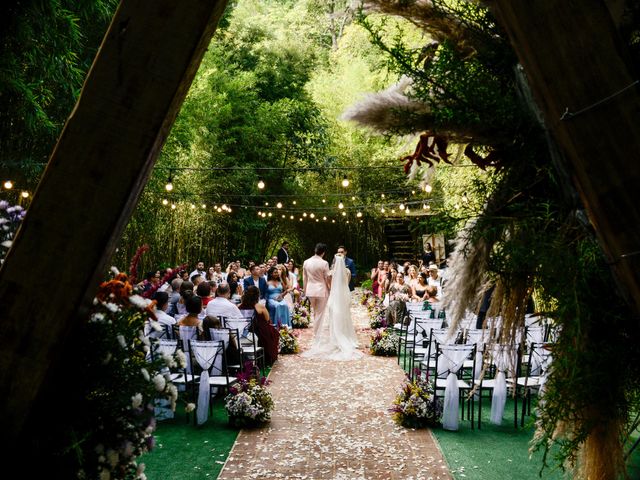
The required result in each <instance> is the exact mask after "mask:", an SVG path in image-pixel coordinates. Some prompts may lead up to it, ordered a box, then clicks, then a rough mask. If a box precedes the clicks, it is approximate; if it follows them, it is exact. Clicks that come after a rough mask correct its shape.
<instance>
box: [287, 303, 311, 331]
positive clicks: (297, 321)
mask: <svg viewBox="0 0 640 480" xmlns="http://www.w3.org/2000/svg"><path fill="white" fill-rule="evenodd" d="M310 320H311V315H310V314H309V309H308V308H307V307H305V306H304V305H302V304H300V303H296V304H294V306H293V315H292V316H291V323H292V325H293V327H294V328H307V327H309V322H310Z"/></svg>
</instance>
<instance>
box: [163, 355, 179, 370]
mask: <svg viewBox="0 0 640 480" xmlns="http://www.w3.org/2000/svg"><path fill="white" fill-rule="evenodd" d="M162 360H164V363H165V364H166V365H167V367H169V368H175V367H177V366H178V365H177V363H176V360H175V359H174V358H173V355H169V354H168V353H163V354H162Z"/></svg>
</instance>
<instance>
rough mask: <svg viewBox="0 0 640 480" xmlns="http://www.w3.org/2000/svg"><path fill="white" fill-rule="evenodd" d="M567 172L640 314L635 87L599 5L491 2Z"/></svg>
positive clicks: (638, 87)
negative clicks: (561, 154) (570, 172)
mask: <svg viewBox="0 0 640 480" xmlns="http://www.w3.org/2000/svg"><path fill="white" fill-rule="evenodd" d="M487 3H488V4H489V5H490V8H492V10H493V11H494V13H495V14H496V17H497V19H498V21H499V22H500V23H501V24H502V26H503V27H504V28H505V29H506V31H507V33H508V35H509V37H510V40H511V43H512V45H513V47H514V49H515V51H516V53H517V55H518V57H519V59H520V62H521V64H522V65H523V67H524V71H525V73H526V75H527V77H528V81H529V83H530V85H531V89H532V90H533V93H534V95H535V97H536V102H537V104H538V106H539V107H540V108H541V110H542V111H543V113H544V115H545V118H546V124H547V128H549V129H550V131H551V132H552V134H553V135H554V137H555V139H556V141H557V142H558V144H559V145H560V147H561V148H562V150H563V153H564V155H565V157H566V159H567V161H568V163H569V164H570V167H571V170H572V175H573V180H574V184H575V186H576V188H577V190H578V192H579V194H580V196H581V199H582V201H583V203H584V205H585V207H586V209H587V212H588V214H589V218H590V220H591V222H592V223H593V225H594V227H595V229H596V232H597V234H598V238H599V241H600V244H601V246H602V248H603V250H604V252H605V254H606V256H607V257H608V260H609V262H610V264H611V267H612V269H613V273H614V276H615V277H616V279H617V281H618V284H619V287H620V290H621V291H622V293H623V295H624V296H625V297H626V298H627V300H628V301H629V304H630V305H631V306H632V307H633V308H634V309H635V311H636V313H640V161H639V160H638V155H639V153H640V115H639V112H640V84H638V83H637V80H638V77H637V76H635V75H636V74H635V73H633V72H632V68H630V61H629V59H628V58H627V57H626V50H627V49H626V47H625V45H624V44H623V42H622V41H621V39H620V38H619V33H618V31H617V29H616V27H615V25H614V22H613V20H612V18H611V16H610V13H609V10H608V8H607V5H606V4H605V2H604V1H602V0H585V1H583V2H568V1H566V0H546V1H533V2H532V1H530V0H493V1H491V2H487Z"/></svg>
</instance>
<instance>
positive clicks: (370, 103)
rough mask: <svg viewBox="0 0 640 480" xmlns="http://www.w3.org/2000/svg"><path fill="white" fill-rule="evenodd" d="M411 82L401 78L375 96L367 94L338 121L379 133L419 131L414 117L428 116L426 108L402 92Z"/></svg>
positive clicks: (407, 88) (419, 128)
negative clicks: (356, 124) (345, 121)
mask: <svg viewBox="0 0 640 480" xmlns="http://www.w3.org/2000/svg"><path fill="white" fill-rule="evenodd" d="M412 83H413V81H412V80H411V79H410V78H409V77H407V76H403V77H402V78H401V79H400V81H399V82H398V83H396V84H395V85H392V86H391V87H389V88H388V89H386V90H383V91H382V92H378V93H369V94H367V95H366V96H365V97H364V99H363V100H362V101H360V102H358V103H356V104H355V105H353V106H351V107H349V108H348V109H347V110H346V111H345V112H344V113H343V114H342V117H341V119H342V120H349V121H353V122H356V123H359V124H360V125H362V126H364V127H368V128H371V129H373V130H376V131H377V132H379V133H383V134H385V133H389V132H396V131H412V132H414V133H417V132H420V131H421V130H422V127H421V126H417V125H416V124H415V121H414V120H415V116H416V115H417V116H424V115H428V114H429V113H430V112H431V108H430V107H429V105H427V104H425V103H423V102H419V101H417V100H413V99H411V98H409V96H407V94H406V92H407V91H408V90H409V88H410V87H411V84H412Z"/></svg>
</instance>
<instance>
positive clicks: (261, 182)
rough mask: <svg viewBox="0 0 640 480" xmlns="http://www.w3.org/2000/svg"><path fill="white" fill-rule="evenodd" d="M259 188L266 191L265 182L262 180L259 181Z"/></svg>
mask: <svg viewBox="0 0 640 480" xmlns="http://www.w3.org/2000/svg"><path fill="white" fill-rule="evenodd" d="M258 188H259V189H260V190H262V189H264V180H262V179H260V180H258Z"/></svg>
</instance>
